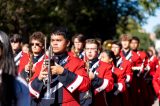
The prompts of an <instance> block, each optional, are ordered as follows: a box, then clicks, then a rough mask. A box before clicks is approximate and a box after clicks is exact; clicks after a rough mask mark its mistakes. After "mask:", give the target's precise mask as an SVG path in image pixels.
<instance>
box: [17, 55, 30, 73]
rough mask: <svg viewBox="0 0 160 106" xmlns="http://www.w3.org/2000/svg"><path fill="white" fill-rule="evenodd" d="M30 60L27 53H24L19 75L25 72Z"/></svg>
mask: <svg viewBox="0 0 160 106" xmlns="http://www.w3.org/2000/svg"><path fill="white" fill-rule="evenodd" d="M29 59H30V55H29V54H27V53H23V56H22V57H21V59H20V63H19V68H18V74H20V73H21V72H22V71H23V70H24V68H25V65H27V64H28V62H29Z"/></svg>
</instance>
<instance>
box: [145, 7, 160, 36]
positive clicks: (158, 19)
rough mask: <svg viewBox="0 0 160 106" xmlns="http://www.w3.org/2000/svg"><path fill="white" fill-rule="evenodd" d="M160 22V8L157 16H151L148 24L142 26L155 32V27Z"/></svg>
mask: <svg viewBox="0 0 160 106" xmlns="http://www.w3.org/2000/svg"><path fill="white" fill-rule="evenodd" d="M157 24H160V8H159V9H157V10H156V15H155V16H150V17H149V18H148V19H147V24H144V25H143V26H142V27H143V28H144V29H145V30H146V31H147V32H149V33H153V32H154V27H155V26H156V25H157Z"/></svg>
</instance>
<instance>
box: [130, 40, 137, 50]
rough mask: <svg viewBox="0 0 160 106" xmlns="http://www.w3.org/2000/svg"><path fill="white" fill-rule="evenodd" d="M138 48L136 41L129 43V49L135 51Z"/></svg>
mask: <svg viewBox="0 0 160 106" xmlns="http://www.w3.org/2000/svg"><path fill="white" fill-rule="evenodd" d="M138 46H139V44H138V41H136V40H132V41H131V43H130V47H131V49H132V50H137V49H138Z"/></svg>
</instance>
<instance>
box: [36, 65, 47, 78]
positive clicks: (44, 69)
mask: <svg viewBox="0 0 160 106" xmlns="http://www.w3.org/2000/svg"><path fill="white" fill-rule="evenodd" d="M46 69H47V67H46V66H45V65H43V66H42V69H41V71H40V74H39V76H38V79H39V80H41V81H42V80H43V79H45V78H46V77H47V75H48V72H47V70H46Z"/></svg>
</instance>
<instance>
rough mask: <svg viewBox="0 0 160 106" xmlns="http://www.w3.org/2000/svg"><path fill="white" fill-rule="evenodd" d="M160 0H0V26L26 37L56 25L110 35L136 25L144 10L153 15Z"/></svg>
mask: <svg viewBox="0 0 160 106" xmlns="http://www.w3.org/2000/svg"><path fill="white" fill-rule="evenodd" d="M159 4H160V2H159V0H152V2H151V1H150V0H16V1H14V0H7V1H6V0H0V10H1V12H0V29H1V30H4V31H5V32H7V33H20V34H22V35H23V37H24V38H25V40H27V39H28V36H29V35H30V34H31V33H33V32H34V31H37V30H38V31H39V30H40V31H43V32H44V33H46V34H50V33H51V31H52V29H53V28H54V27H55V26H66V27H68V28H69V31H71V35H73V33H75V32H81V33H84V34H86V35H87V36H90V37H91V36H95V35H96V36H97V37H100V38H102V39H111V38H113V37H114V36H115V35H118V34H119V33H125V32H128V31H131V30H132V28H133V27H131V26H136V27H134V29H137V28H139V27H140V26H141V24H143V23H144V22H145V19H146V16H145V14H150V15H154V11H155V9H156V8H157V7H158V6H159Z"/></svg>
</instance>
